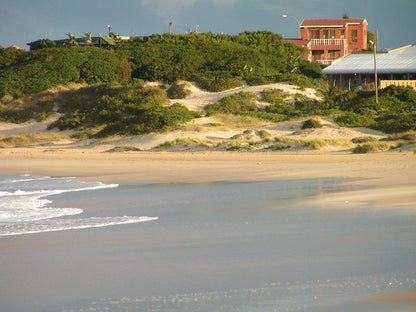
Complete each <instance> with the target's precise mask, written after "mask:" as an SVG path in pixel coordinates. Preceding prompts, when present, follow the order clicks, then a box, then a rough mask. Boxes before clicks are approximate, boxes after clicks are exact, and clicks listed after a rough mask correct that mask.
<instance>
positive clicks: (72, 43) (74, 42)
mask: <svg viewBox="0 0 416 312" xmlns="http://www.w3.org/2000/svg"><path fill="white" fill-rule="evenodd" d="M66 35H67V36H68V37H69V42H68V43H69V45H70V46H78V42H77V40H76V39H75V36H74V35H73V34H71V33H67V34H66Z"/></svg>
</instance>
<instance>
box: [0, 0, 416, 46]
mask: <svg viewBox="0 0 416 312" xmlns="http://www.w3.org/2000/svg"><path fill="white" fill-rule="evenodd" d="M344 13H347V15H348V16H349V17H350V18H366V19H367V22H368V29H369V30H370V31H373V32H375V30H376V29H377V30H378V34H379V47H380V48H381V49H393V48H398V47H401V46H404V45H408V44H412V43H416V18H415V17H414V16H415V13H416V0H393V1H392V0H112V1H110V0H70V1H69V0H0V45H1V46H3V47H8V46H10V45H13V44H16V45H18V46H21V47H23V48H25V49H28V46H27V45H26V43H28V42H31V41H35V40H38V39H44V38H48V39H52V40H57V39H65V38H67V36H66V34H67V33H72V34H74V35H75V36H76V37H82V36H83V35H84V33H85V32H92V33H93V36H98V35H99V34H103V35H106V34H107V33H108V29H107V27H106V25H108V24H110V25H111V26H112V30H113V32H114V33H119V34H120V35H124V36H131V35H134V36H146V35H151V34H162V33H165V32H168V29H169V26H168V25H169V22H172V32H173V33H176V34H180V33H182V34H184V33H186V32H187V31H188V29H189V28H191V29H192V30H195V28H196V27H197V26H196V25H199V26H198V30H199V31H200V32H209V31H210V32H213V33H221V32H223V33H225V34H230V35H233V34H238V33H241V32H243V31H246V30H247V31H260V30H269V31H273V32H275V33H279V34H281V35H283V37H285V38H298V37H299V27H298V23H297V21H296V20H299V21H302V19H304V18H341V17H342V16H343V15H344ZM283 14H286V15H288V17H287V18H283V17H282V15H283Z"/></svg>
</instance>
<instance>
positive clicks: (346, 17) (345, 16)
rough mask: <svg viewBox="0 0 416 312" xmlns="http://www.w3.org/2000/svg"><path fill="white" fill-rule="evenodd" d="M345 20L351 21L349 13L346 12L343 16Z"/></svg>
mask: <svg viewBox="0 0 416 312" xmlns="http://www.w3.org/2000/svg"><path fill="white" fill-rule="evenodd" d="M342 18H343V19H349V18H350V17H349V16H348V14H347V11H344V15H343V16H342Z"/></svg>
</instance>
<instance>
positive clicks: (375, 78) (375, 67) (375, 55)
mask: <svg viewBox="0 0 416 312" xmlns="http://www.w3.org/2000/svg"><path fill="white" fill-rule="evenodd" d="M370 43H371V44H372V45H373V51H374V86H375V89H376V90H375V91H376V105H378V79H377V45H376V44H375V43H374V42H372V41H371V40H370Z"/></svg>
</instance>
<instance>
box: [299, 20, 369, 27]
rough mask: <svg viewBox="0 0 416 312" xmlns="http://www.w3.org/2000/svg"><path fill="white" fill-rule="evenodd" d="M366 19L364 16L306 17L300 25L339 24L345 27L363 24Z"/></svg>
mask: <svg viewBox="0 0 416 312" xmlns="http://www.w3.org/2000/svg"><path fill="white" fill-rule="evenodd" d="M365 21H366V20H365V19H364V18H355V19H354V18H328V19H312V18H305V19H304V20H303V21H302V23H301V24H300V27H311V26H315V27H316V26H339V27H345V25H346V24H363V23H364V22H365Z"/></svg>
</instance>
